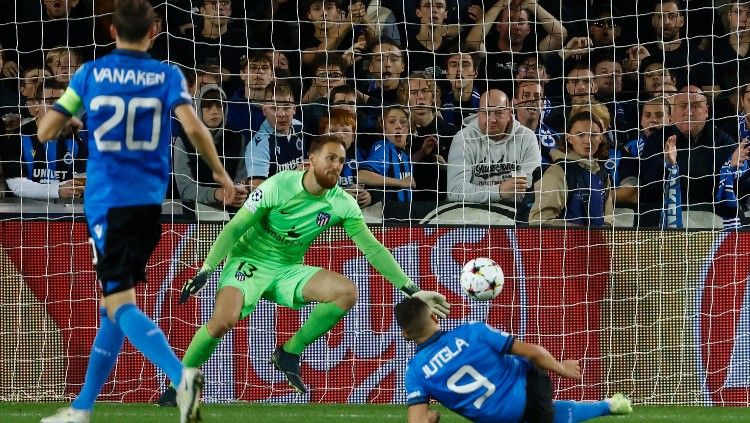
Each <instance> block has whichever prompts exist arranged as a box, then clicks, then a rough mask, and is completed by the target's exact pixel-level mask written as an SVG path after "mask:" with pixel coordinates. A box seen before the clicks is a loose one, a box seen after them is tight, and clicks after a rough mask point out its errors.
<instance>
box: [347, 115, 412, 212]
mask: <svg viewBox="0 0 750 423" xmlns="http://www.w3.org/2000/svg"><path fill="white" fill-rule="evenodd" d="M381 123H382V125H381V127H382V129H383V136H384V139H382V140H380V141H378V142H376V143H374V144H373V145H372V147H370V150H369V152H368V153H367V155H366V158H365V160H364V161H363V162H362V163H360V166H359V176H358V180H359V181H360V183H363V184H365V186H367V187H370V188H371V189H372V193H373V202H377V201H384V202H385V201H398V202H400V203H409V202H411V197H412V191H411V190H412V188H415V187H416V183H415V182H414V176H413V175H412V173H413V169H412V162H411V156H410V155H409V152H408V151H407V150H406V148H407V145H408V144H409V136H410V131H409V113H408V112H407V111H406V109H405V108H404V107H402V106H389V107H387V108H385V109H384V110H383V117H382V121H381Z"/></svg>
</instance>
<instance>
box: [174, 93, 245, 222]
mask: <svg viewBox="0 0 750 423" xmlns="http://www.w3.org/2000/svg"><path fill="white" fill-rule="evenodd" d="M225 102H226V95H225V94H224V91H223V90H222V89H221V88H220V87H219V86H218V85H216V84H208V85H204V86H203V87H202V88H201V90H200V91H199V93H198V95H197V97H196V100H195V108H196V111H197V112H198V116H199V117H200V118H201V120H202V121H203V123H204V124H205V125H206V126H207V127H208V130H209V132H211V136H212V137H213V139H214V145H215V146H216V151H217V152H218V153H219V159H221V160H222V162H223V164H224V167H225V168H226V170H227V173H229V175H230V176H232V177H233V178H234V180H235V181H243V183H244V180H245V177H246V175H245V173H246V172H245V165H244V151H245V143H244V141H243V138H242V135H241V134H240V133H239V132H236V131H232V130H229V129H226V128H225V127H224V124H225V122H226V107H224V104H225ZM184 138H185V137H184V136H182V134H179V135H178V136H176V137H175V138H174V151H173V154H174V175H175V182H176V183H177V192H178V193H179V195H180V198H181V199H182V201H183V202H184V203H185V205H186V206H187V207H188V208H189V209H193V210H194V209H195V203H201V204H207V205H210V206H213V207H218V208H223V207H224V206H226V207H227V208H228V209H229V210H230V211H234V210H235V209H236V208H238V207H240V206H242V203H244V202H245V199H247V190H246V189H245V188H244V186H235V195H234V201H232V202H229V203H227V202H225V201H224V198H225V194H224V188H221V187H220V186H218V185H217V184H216V183H214V181H213V176H212V173H211V169H210V168H209V167H208V165H207V164H206V163H205V162H204V161H203V160H201V159H200V157H199V156H198V154H197V152H196V151H195V148H193V146H192V144H190V143H189V142H185V139H184Z"/></svg>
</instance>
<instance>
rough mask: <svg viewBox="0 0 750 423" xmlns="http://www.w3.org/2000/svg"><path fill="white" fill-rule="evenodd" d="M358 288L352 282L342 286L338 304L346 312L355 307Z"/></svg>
mask: <svg viewBox="0 0 750 423" xmlns="http://www.w3.org/2000/svg"><path fill="white" fill-rule="evenodd" d="M357 295H358V293H357V286H356V285H354V283H352V282H348V283H346V284H342V286H341V288H340V289H339V295H338V297H339V301H338V303H339V304H340V305H341V306H343V307H344V308H345V309H346V310H349V309H351V308H352V307H354V303H356V302H357Z"/></svg>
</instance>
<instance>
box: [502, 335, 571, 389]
mask: <svg viewBox="0 0 750 423" xmlns="http://www.w3.org/2000/svg"><path fill="white" fill-rule="evenodd" d="M510 352H511V353H513V354H515V355H520V356H522V357H526V358H528V359H529V360H531V362H532V363H534V364H535V365H537V366H538V367H541V368H542V369H545V370H551V371H553V372H555V373H557V374H558V375H560V376H562V377H564V378H568V379H575V380H581V368H580V366H579V365H578V360H563V361H562V362H560V361H557V360H556V359H555V358H554V357H552V354H550V353H549V351H547V349H546V348H544V347H542V346H541V345H536V344H529V343H526V342H523V341H521V340H518V339H516V340H515V341H514V342H513V347H511V350H510Z"/></svg>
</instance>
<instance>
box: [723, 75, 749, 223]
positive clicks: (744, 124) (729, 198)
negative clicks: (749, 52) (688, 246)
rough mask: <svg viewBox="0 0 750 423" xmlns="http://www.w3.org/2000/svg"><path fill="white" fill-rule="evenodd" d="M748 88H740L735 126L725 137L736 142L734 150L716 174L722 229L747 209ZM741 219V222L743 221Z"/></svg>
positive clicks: (746, 86)
mask: <svg viewBox="0 0 750 423" xmlns="http://www.w3.org/2000/svg"><path fill="white" fill-rule="evenodd" d="M749 88H750V87H748V85H747V84H745V85H743V86H742V87H740V90H739V101H740V106H741V109H740V112H739V114H738V116H736V118H735V119H731V120H732V121H733V122H734V123H735V125H734V127H733V128H730V132H728V134H729V135H730V136H732V137H734V136H736V137H737V138H736V139H737V140H739V145H737V144H735V145H737V149H736V150H734V152H733V153H732V156H731V157H730V158H729V159H727V161H726V162H724V164H723V165H722V166H721V170H720V172H719V189H718V192H717V194H716V200H717V201H718V202H719V205H720V207H722V209H725V210H726V213H725V219H724V226H725V227H735V226H737V223H739V222H740V220H741V219H740V218H741V217H742V212H744V211H745V210H747V209H748V195H749V194H750V172H748V170H749V169H750V162H748V159H749V158H750V157H749V155H750V118H749V116H750V89H749ZM743 220H744V219H743Z"/></svg>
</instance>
